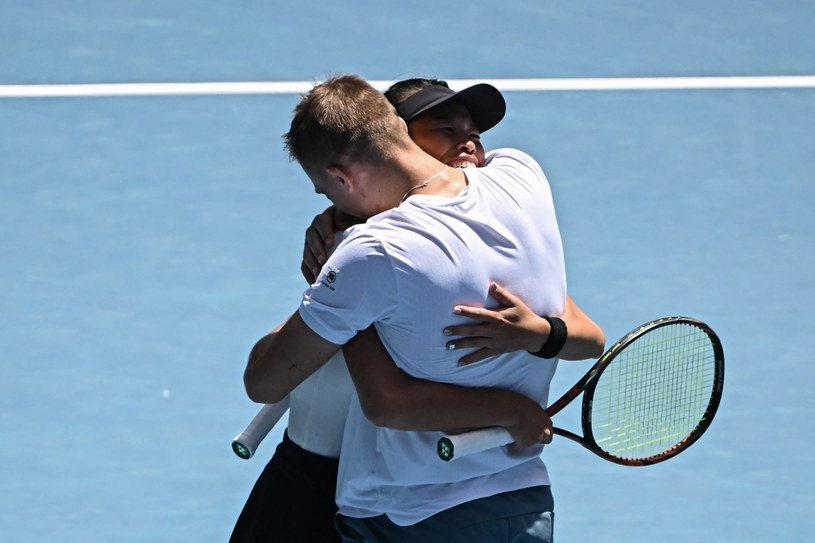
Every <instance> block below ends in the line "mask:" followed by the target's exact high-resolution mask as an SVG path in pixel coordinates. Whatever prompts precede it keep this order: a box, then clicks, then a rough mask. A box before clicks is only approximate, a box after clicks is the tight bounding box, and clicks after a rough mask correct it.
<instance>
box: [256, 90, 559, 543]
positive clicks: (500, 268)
mask: <svg viewBox="0 0 815 543" xmlns="http://www.w3.org/2000/svg"><path fill="white" fill-rule="evenodd" d="M371 90H372V89H371V88H370V86H368V85H366V84H364V83H363V82H362V81H360V80H358V79H356V78H353V77H341V78H334V79H331V80H329V81H328V82H327V83H325V84H323V85H320V86H317V87H316V88H315V89H314V90H313V91H312V92H311V93H310V94H309V95H307V97H305V98H304V100H303V101H302V102H301V104H300V106H298V109H297V110H296V113H295V118H294V121H293V123H292V130H291V131H290V132H289V135H288V146H289V149H290V152H291V153H292V155H293V156H294V157H295V158H297V159H298V160H299V161H300V163H301V165H302V166H303V168H304V170H305V171H306V172H307V174H308V175H309V177H310V178H311V179H312V182H313V183H314V185H315V188H316V189H317V190H318V191H319V192H323V193H326V194H327V195H328V196H329V197H330V198H331V199H332V201H333V202H334V204H335V205H336V206H337V207H338V208H339V209H341V210H343V211H345V212H347V213H349V214H351V215H354V216H361V217H374V220H369V221H368V222H367V223H366V224H365V225H360V226H357V227H355V228H354V232H353V233H352V234H351V235H350V237H348V238H347V239H346V241H345V242H344V243H343V244H342V245H340V247H339V248H338V249H337V251H336V252H335V254H334V255H333V256H332V257H331V258H330V259H329V261H328V262H327V265H326V266H325V267H324V268H323V271H322V272H321V274H320V277H319V278H318V281H317V282H316V283H315V285H313V286H312V288H311V289H309V291H308V292H307V293H306V296H305V298H304V302H303V304H302V305H301V308H300V311H299V312H298V313H295V314H294V315H293V316H292V318H291V319H290V320H289V321H288V322H287V323H286V324H285V325H284V326H283V327H282V328H281V330H280V331H279V333H278V334H277V336H276V337H267V338H264V339H262V340H261V341H260V342H259V343H258V345H257V346H256V348H255V349H254V350H253V353H252V355H251V356H250V362H249V364H248V366H247V372H246V384H247V391H248V393H249V394H250V397H253V399H256V400H258V401H264V402H268V401H276V400H279V399H281V398H283V397H284V396H285V395H286V394H288V393H289V392H290V391H291V389H292V388H294V387H295V386H297V385H298V384H299V383H301V382H302V381H303V380H304V379H305V378H306V377H307V376H308V375H310V374H311V373H312V372H313V371H314V370H315V369H316V368H318V367H320V366H321V365H322V364H323V363H324V362H325V361H326V360H327V359H328V358H329V357H330V356H331V354H332V353H334V352H336V351H337V350H338V348H339V346H340V345H342V344H343V343H346V342H347V341H348V340H349V339H350V338H351V337H352V336H354V335H355V334H356V332H357V331H358V330H362V329H366V328H367V327H368V326H370V325H372V324H374V323H375V324H376V325H377V328H378V331H379V334H380V336H381V337H382V340H383V342H384V344H385V345H387V346H388V350H389V352H390V354H391V355H392V356H393V357H394V358H395V359H396V362H397V363H398V364H399V365H400V367H401V368H402V370H404V371H407V372H409V373H411V374H412V375H414V376H417V377H422V378H434V379H438V380H446V381H448V382H449V383H458V384H466V385H468V386H477V387H483V386H497V387H506V388H508V389H513V390H515V391H516V392H519V393H520V395H519V396H517V395H516V396H515V397H513V401H512V402H509V403H508V404H503V407H507V406H508V405H510V404H512V403H513V402H514V405H513V406H512V408H510V409H508V410H507V411H506V412H501V411H502V409H503V407H499V408H498V409H495V408H496V406H501V405H502V402H501V401H498V402H492V403H491V409H493V410H494V411H495V412H493V413H490V414H489V415H485V414H484V413H479V414H478V415H479V416H478V417H476V418H478V420H474V414H473V412H472V409H470V408H467V409H462V408H461V407H460V405H461V404H460V403H459V402H453V403H452V404H448V403H447V398H449V397H454V396H455V395H456V394H459V393H460V392H461V391H462V389H461V388H458V387H449V386H445V385H439V388H437V389H435V390H434V392H433V393H431V394H429V395H428V394H426V393H422V392H420V391H418V390H416V388H415V387H414V386H412V385H408V387H409V389H410V391H411V392H413V393H414V394H415V395H414V394H411V395H408V396H407V397H405V398H408V399H412V400H414V401H415V400H417V399H418V400H419V401H418V402H416V405H415V406H411V405H410V404H409V403H402V404H400V405H401V406H402V407H405V408H406V412H405V413H404V415H402V416H401V418H400V420H399V421H398V422H394V421H392V420H389V421H388V422H389V424H392V425H397V426H398V425H400V424H405V425H406V427H407V428H418V429H425V427H435V428H437V427H438V426H439V425H441V426H445V427H448V428H460V427H466V426H469V425H484V424H496V425H502V426H508V427H509V428H510V430H511V431H512V430H513V428H514V429H515V430H516V431H517V436H516V440H517V441H518V442H520V443H522V444H524V443H528V442H531V441H541V442H546V441H548V440H549V439H551V432H550V430H551V422H550V421H549V420H548V417H546V415H545V413H544V412H543V408H542V404H544V403H545V391H546V389H547V388H548V382H549V379H550V378H551V375H552V372H553V371H554V366H555V363H554V361H549V363H546V361H543V362H541V363H539V364H529V363H528V362H527V361H526V360H525V357H524V356H523V355H514V354H513V355H500V356H499V358H500V359H501V360H500V363H497V362H496V363H492V361H490V362H489V363H482V364H475V365H472V366H467V367H466V368H460V367H459V366H458V365H457V360H456V359H455V357H454V356H453V355H452V353H450V351H449V349H448V348H447V345H446V344H445V342H444V341H441V342H439V341H437V340H434V339H433V337H434V334H433V331H432V330H433V328H434V327H436V326H438V329H440V328H441V325H439V324H438V323H439V322H440V321H441V319H442V318H445V317H444V314H445V311H444V309H442V308H443V307H447V308H449V307H451V306H452V305H454V304H455V303H457V302H459V301H461V300H462V299H464V300H467V299H469V300H472V301H473V302H478V303H485V302H486V301H487V298H488V292H487V290H486V285H487V284H488V283H489V279H490V278H502V279H506V281H507V283H508V285H510V286H511V288H512V289H513V290H515V289H518V291H520V292H522V294H523V297H524V298H525V299H527V300H531V301H532V303H531V304H530V307H532V308H533V309H534V310H535V313H536V314H559V313H560V312H562V310H563V304H564V300H565V279H564V274H563V260H562V252H561V249H560V238H559V234H558V232H557V223H556V220H555V217H554V208H553V207H552V202H551V194H550V193H549V188H548V184H547V183H546V179H545V177H544V176H543V173H542V172H541V171H540V168H539V167H538V166H537V164H536V163H534V161H533V160H532V159H531V158H530V157H528V156H527V155H524V154H523V153H520V152H517V151H512V150H506V151H501V152H498V153H496V154H495V156H494V157H493V159H492V162H491V164H489V165H488V166H487V167H485V168H483V169H479V170H477V171H472V172H471V171H468V172H467V174H466V175H465V174H464V173H463V172H462V171H461V170H455V169H450V168H449V167H442V168H440V169H438V170H436V168H438V167H439V166H440V165H441V166H443V164H442V163H440V162H438V161H437V160H436V159H434V158H433V157H430V156H429V155H426V154H424V153H423V152H422V151H421V150H420V149H419V148H418V147H416V146H415V144H413V143H412V141H411V140H410V139H409V137H407V133H406V130H404V125H402V127H401V128H400V127H399V124H398V122H395V121H398V118H396V117H395V116H394V115H393V114H392V109H390V108H389V107H383V105H382V104H381V103H379V102H378V100H377V98H376V97H374V94H372V93H371ZM375 94H376V96H377V97H378V96H379V95H378V93H375ZM379 100H380V101H382V99H381V97H379ZM324 101H325V102H324ZM326 102H327V103H329V104H331V105H330V107H329V109H328V112H329V113H328V116H327V117H324V116H323V115H324V114H326V113H327V112H326V110H321V105H320V104H321V103H326ZM343 104H352V105H353V107H352V108H351V110H350V111H341V112H340V115H338V116H337V115H334V114H335V113H337V111H338V108H340V109H341V108H342V107H343ZM360 108H361V109H360ZM336 119H341V120H342V121H344V123H343V124H341V126H332V125H330V123H331V122H333V120H336ZM326 123H328V124H326ZM345 123H347V124H345ZM315 126H316V127H317V128H316V129H314V127H315ZM360 135H361V137H360ZM315 140H316V143H317V145H316V146H315V145H313V144H314V143H315ZM306 142H309V143H308V144H306ZM332 146H334V147H332ZM331 148H339V149H340V150H341V152H340V153H339V154H333V155H332V154H331V153H327V154H324V152H325V151H326V150H327V149H331ZM432 170H435V173H434V172H433V171H432ZM465 188H466V190H465ZM451 204H455V205H452V207H451ZM394 206H398V207H397V208H396V209H393V208H394ZM521 239H522V240H523V249H524V250H523V251H521V250H520V249H521ZM439 249H442V250H441V251H440V252H439ZM418 256H421V258H417V257H418ZM462 265H463V266H464V268H462ZM462 269H466V273H463V272H462ZM529 269H535V270H538V271H539V272H540V275H539V276H538V277H544V278H546V279H545V280H538V279H535V280H530V279H529V278H528V276H529V274H528V270H529ZM533 286H534V287H537V288H532V287H533ZM400 294H401V295H402V296H400ZM420 301H421V303H417V302H420ZM425 305H426V306H428V307H423V306H425ZM428 315H429V316H430V318H428ZM433 315H442V316H441V317H437V318H433ZM423 319H424V320H423ZM436 335H437V336H438V337H441V338H443V337H444V336H442V335H441V334H439V333H438V331H437V332H436ZM355 366H357V365H356V363H351V361H349V367H350V368H351V370H352V375H353V376H354V381H355V385H356V387H357V390H358V391H359V400H360V401H359V402H353V403H352V405H351V412H350V413H349V418H348V421H347V424H346V432H345V438H344V445H343V454H342V455H341V466H340V486H339V490H338V502H339V504H340V513H341V516H340V519H341V520H340V526H341V527H342V529H343V533H344V534H346V535H344V537H348V538H356V537H357V536H356V535H351V534H358V535H359V534H362V535H361V536H360V537H362V539H359V540H373V539H372V538H374V539H376V540H380V536H379V535H374V534H375V533H378V532H380V531H383V534H387V536H386V539H383V540H388V541H390V540H393V541H402V540H405V541H407V540H415V539H416V536H417V535H420V534H429V533H430V532H427V530H428V529H429V528H432V530H431V532H433V533H435V534H436V535H435V536H434V537H435V539H430V540H439V541H441V540H444V541H458V540H462V541H463V540H467V541H471V540H484V539H485V538H490V537H491V536H489V535H488V534H489V533H491V530H493V529H497V530H500V531H506V527H505V526H504V525H505V524H506V518H507V517H506V515H507V514H509V515H510V516H511V517H512V519H513V520H512V522H511V524H512V526H513V527H512V528H511V529H510V531H511V532H513V533H516V534H521V533H532V532H535V533H540V534H541V535H542V536H543V537H544V538H545V537H547V536H546V533H547V529H545V526H549V525H550V524H551V493H550V492H549V487H548V476H547V475H546V469H545V466H544V465H543V463H542V462H541V461H540V458H539V452H540V450H539V448H535V449H533V450H527V451H524V452H523V453H518V454H515V455H507V454H506V453H505V451H490V452H487V453H480V455H476V456H478V457H480V460H479V459H474V460H473V462H469V461H462V462H463V463H460V464H459V465H458V466H457V468H458V469H456V470H449V468H444V467H440V466H438V465H432V462H428V459H427V458H424V457H423V456H422V453H421V450H422V447H421V445H422V443H423V442H424V440H425V437H427V435H426V434H423V433H419V432H400V431H398V430H392V429H388V428H380V427H376V426H374V425H373V424H371V422H370V421H369V420H368V419H367V418H366V417H365V416H364V413H365V414H368V415H369V417H370V418H373V419H374V420H375V421H376V420H378V419H379V418H380V415H379V414H378V412H377V409H373V408H372V406H376V405H377V402H373V403H371V402H369V398H371V397H377V396H381V395H382V394H383V391H388V390H390V391H391V392H392V394H391V393H390V392H389V393H388V394H386V396H387V397H395V398H399V397H400V394H401V393H402V392H404V390H400V389H399V386H402V385H404V383H405V377H406V376H405V374H404V373H402V372H395V373H394V372H391V375H389V376H385V375H384V373H386V372H388V371H389V370H388V369H386V368H384V367H377V368H375V370H374V371H364V372H359V371H358V370H359V367H355ZM380 366H381V365H380ZM368 369H370V368H368ZM400 380H401V381H400ZM408 381H410V382H412V383H416V382H417V381H415V380H408ZM394 383H397V388H395V389H393V388H390V387H392V386H393V385H394ZM439 389H441V390H444V394H443V395H442V396H437V395H436V392H437V391H438V390H439ZM449 389H453V390H449ZM469 390H471V389H469ZM488 390H490V391H493V392H494V393H496V394H499V395H500V394H501V393H507V392H508V391H507V390H502V389H488ZM542 391H543V394H541V392H542ZM505 398H506V397H505ZM519 398H523V399H519ZM533 398H534V399H533ZM532 406H534V407H532ZM434 407H438V409H437V408H434ZM411 409H415V412H411ZM365 410H367V412H366V411H365ZM499 413H500V414H499ZM388 416H390V415H388ZM429 416H430V417H431V418H432V420H430V418H428V417H429ZM490 417H492V418H491V420H485V419H486V418H490ZM513 435H515V433H513ZM366 444H367V445H368V446H370V447H366ZM377 447H378V449H379V451H378V452H379V453H380V454H376V453H375V451H374V449H376V448H377ZM349 448H350V449H351V450H349ZM432 452H433V451H432V450H431V453H432ZM445 469H446V471H445ZM516 500H521V501H522V503H524V504H527V505H528V506H530V508H529V509H528V510H526V511H521V510H519V509H518V508H517V507H516V505H517V503H516ZM485 510H486V511H487V512H488V516H489V514H491V513H495V515H497V516H494V517H493V518H494V519H495V522H486V523H484V522H482V523H480V524H478V526H476V525H475V524H470V523H465V525H466V530H464V531H462V530H460V529H459V528H461V526H462V524H461V523H460V522H455V523H451V522H450V521H451V520H454V519H457V520H458V521H460V520H464V519H467V518H470V516H471V515H472V514H474V513H476V512H477V516H478V518H479V519H481V520H484V519H485V517H484V515H483V514H482V513H483V512H484V511H485ZM519 513H520V514H519ZM450 515H453V516H452V517H450ZM499 518H501V519H503V520H499ZM440 522H441V525H439V523H440ZM454 525H455V526H456V530H455V532H456V533H455V534H454V533H451V532H450V528H451V527H453V526H454ZM499 525H500V527H499ZM443 526H447V531H444V530H442V531H440V532H439V531H438V529H440V528H443ZM472 530H486V531H481V532H478V533H476V532H473V531H472ZM530 530H531V531H530ZM364 534H368V535H364ZM380 535H381V534H380ZM425 539H428V538H427V537H425ZM348 540H349V541H350V540H356V539H348Z"/></svg>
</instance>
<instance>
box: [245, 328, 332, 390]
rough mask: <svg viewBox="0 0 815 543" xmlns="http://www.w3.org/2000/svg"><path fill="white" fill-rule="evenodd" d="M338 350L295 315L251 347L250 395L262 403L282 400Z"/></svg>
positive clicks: (247, 380) (247, 376)
mask: <svg viewBox="0 0 815 543" xmlns="http://www.w3.org/2000/svg"><path fill="white" fill-rule="evenodd" d="M338 348H339V346H338V345H334V344H332V343H329V342H327V341H325V340H324V339H322V338H321V337H320V336H318V335H317V334H315V333H314V332H312V331H311V329H310V328H308V326H306V324H305V323H304V322H303V320H302V319H301V318H300V316H299V315H298V314H297V313H295V314H294V315H293V316H292V317H291V318H290V319H289V320H288V321H287V322H286V323H285V324H284V325H283V326H281V327H280V328H279V329H278V330H277V331H275V332H272V333H270V334H267V335H265V336H263V337H262V338H261V339H260V340H258V342H257V343H256V344H255V346H254V347H253V348H252V351H251V353H250V354H249V360H248V362H247V364H246V370H245V371H244V375H243V381H244V386H245V388H246V393H247V395H248V396H249V398H250V399H251V400H252V401H255V402H259V403H276V402H279V401H281V400H282V399H283V398H285V397H286V396H287V395H288V394H289V392H291V391H292V390H294V389H295V388H296V387H297V385H299V384H300V383H302V382H303V381H305V380H306V378H307V377H309V376H310V375H311V374H313V373H314V372H315V371H317V370H318V369H319V368H320V367H321V366H322V365H323V364H324V363H325V362H326V360H328V359H329V358H330V357H331V355H333V354H334V353H335V352H337V350H338Z"/></svg>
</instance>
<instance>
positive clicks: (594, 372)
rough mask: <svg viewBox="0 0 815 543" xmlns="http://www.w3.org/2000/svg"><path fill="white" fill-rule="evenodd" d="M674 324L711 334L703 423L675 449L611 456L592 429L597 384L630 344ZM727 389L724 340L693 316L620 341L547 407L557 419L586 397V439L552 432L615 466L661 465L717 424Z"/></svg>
mask: <svg viewBox="0 0 815 543" xmlns="http://www.w3.org/2000/svg"><path fill="white" fill-rule="evenodd" d="M674 324H685V325H688V326H694V327H696V328H698V329H699V330H701V331H702V332H704V333H705V334H707V336H708V338H709V339H710V343H711V347H712V349H713V358H714V374H713V379H712V389H711V394H710V399H709V401H708V404H707V407H706V408H705V411H704V413H703V415H702V417H701V419H700V421H699V423H698V424H697V425H696V426H695V427H694V429H693V430H692V431H691V432H690V433H689V434H688V435H687V436H685V437H684V438H683V439H682V440H680V441H679V442H678V443H677V444H675V445H674V446H672V447H670V448H669V449H666V450H664V451H662V452H660V453H658V454H655V455H652V456H649V457H646V458H622V457H619V456H616V455H614V454H611V453H609V452H608V451H605V450H603V449H602V447H600V446H599V445H598V444H597V442H596V440H595V438H594V432H593V431H592V427H591V413H592V403H593V401H594V391H595V389H596V387H597V383H598V382H599V379H600V376H601V375H602V374H603V372H604V371H605V370H606V369H607V368H608V367H609V366H610V365H611V363H612V362H613V361H614V360H615V359H616V358H617V356H618V355H619V354H620V353H621V352H623V350H624V349H625V348H626V347H627V346H628V345H630V344H631V343H633V342H634V341H636V340H637V339H638V338H640V337H641V336H643V335H645V334H647V333H649V332H651V331H653V330H655V329H657V328H661V327H663V326H668V325H674ZM723 388H724V349H723V348H722V343H721V340H720V339H719V337H718V335H717V334H716V332H714V331H713V329H712V328H711V327H710V326H708V325H707V324H705V323H704V322H702V321H700V320H697V319H694V318H691V317H680V316H674V317H663V318H660V319H656V320H653V321H651V322H648V323H645V324H643V325H641V326H639V327H637V328H635V329H634V330H632V331H631V332H629V333H628V334H626V335H625V336H623V337H622V338H621V339H620V340H618V341H617V342H616V343H615V344H614V345H612V346H611V348H610V349H608V350H607V351H606V352H605V353H604V354H603V355H602V356H601V357H600V359H599V360H598V361H597V362H596V363H595V365H594V366H593V367H592V368H591V369H590V370H589V371H588V372H587V373H586V374H585V375H584V376H583V377H582V378H581V379H580V380H579V381H578V382H577V383H576V384H575V385H574V386H573V387H572V388H571V389H569V390H568V391H567V392H566V393H565V394H564V395H563V396H561V397H560V398H559V399H558V400H557V401H556V402H554V403H553V404H552V405H551V406H550V407H549V408H547V410H546V412H547V414H548V415H549V416H550V417H551V416H554V415H555V414H556V413H558V412H559V411H560V410H562V409H563V408H564V407H566V405H568V404H569V403H570V402H571V401H572V400H574V399H575V398H576V397H577V396H579V395H580V394H583V400H582V409H581V415H580V424H581V429H582V431H583V437H581V436H578V435H577V434H575V433H573V432H570V431H568V430H563V429H561V428H557V427H554V428H552V431H553V432H554V433H555V434H557V435H559V436H562V437H565V438H568V439H571V440H572V441H575V442H576V443H579V444H580V445H582V446H583V447H585V448H586V449H588V450H589V451H591V452H593V453H594V454H596V455H597V456H599V457H600V458H603V459H604V460H608V461H609V462H613V463H615V464H620V465H624V466H648V465H652V464H657V463H659V462H664V461H665V460H668V459H669V458H672V457H674V456H676V455H677V454H679V453H680V452H682V451H684V450H685V449H687V448H688V447H690V446H691V445H693V443H695V442H696V441H697V440H698V439H699V438H700V437H701V436H702V434H704V433H705V431H706V430H707V429H708V427H709V426H710V424H711V423H712V422H713V417H714V416H715V415H716V411H717V410H718V408H719V404H720V403H721V397H722V391H723Z"/></svg>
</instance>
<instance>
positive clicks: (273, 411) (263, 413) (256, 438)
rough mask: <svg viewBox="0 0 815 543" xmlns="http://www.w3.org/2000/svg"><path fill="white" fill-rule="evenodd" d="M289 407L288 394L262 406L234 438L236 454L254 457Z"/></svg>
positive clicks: (244, 457)
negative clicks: (275, 401) (277, 400)
mask: <svg viewBox="0 0 815 543" xmlns="http://www.w3.org/2000/svg"><path fill="white" fill-rule="evenodd" d="M288 409H289V397H288V396H286V398H285V399H283V400H281V401H279V402H277V403H269V404H266V405H264V406H263V407H261V408H260V411H258V414H257V415H255V418H253V419H252V422H250V423H249V425H248V426H247V427H246V429H245V430H244V431H243V432H241V433H240V434H238V435H237V436H236V437H235V439H233V440H232V450H233V451H235V454H237V455H238V456H240V457H241V458H243V459H244V460H248V459H250V458H252V455H253V454H255V450H256V449H257V447H258V445H260V442H261V441H263V438H265V437H266V436H267V435H268V434H269V432H270V431H271V430H272V428H274V426H275V424H277V422H278V421H279V420H280V418H281V417H282V416H283V414H284V413H285V412H286V411H288Z"/></svg>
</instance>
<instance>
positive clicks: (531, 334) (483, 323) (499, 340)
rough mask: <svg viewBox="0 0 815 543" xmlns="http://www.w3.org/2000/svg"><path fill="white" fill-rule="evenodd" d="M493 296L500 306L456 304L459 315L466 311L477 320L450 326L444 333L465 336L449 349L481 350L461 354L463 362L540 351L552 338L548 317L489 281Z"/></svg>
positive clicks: (451, 342)
mask: <svg viewBox="0 0 815 543" xmlns="http://www.w3.org/2000/svg"><path fill="white" fill-rule="evenodd" d="M490 296H492V297H493V298H495V299H496V300H497V301H498V302H499V303H500V304H501V306H502V307H501V308H500V309H498V310H496V311H492V310H489V309H484V308H480V307H470V306H464V305H458V306H456V307H454V308H453V312H454V313H456V314H457V315H463V316H465V317H468V318H471V319H473V320H476V321H480V322H479V323H478V324H464V325H459V326H448V327H447V328H445V329H444V335H447V336H462V337H460V338H459V339H456V340H453V341H450V342H448V343H447V348H448V349H467V348H477V349H478V350H476V351H474V352H472V353H470V354H468V355H466V356H464V357H462V358H461V359H460V360H459V364H460V365H465V364H471V363H473V362H477V361H479V360H483V359H485V358H489V357H491V356H495V355H497V354H501V353H509V352H513V351H532V352H535V351H538V350H540V348H541V347H542V346H543V344H544V343H545V342H546V340H547V339H548V338H549V332H550V330H551V328H550V326H549V323H548V322H546V320H545V319H543V318H541V317H540V316H538V315H536V314H535V313H534V312H533V311H532V310H531V309H529V307H528V306H527V305H526V304H525V303H523V301H521V299H520V298H518V297H517V296H514V295H512V294H511V293H509V292H507V290H506V289H504V288H503V287H501V286H499V285H498V284H497V283H491V284H490Z"/></svg>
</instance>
